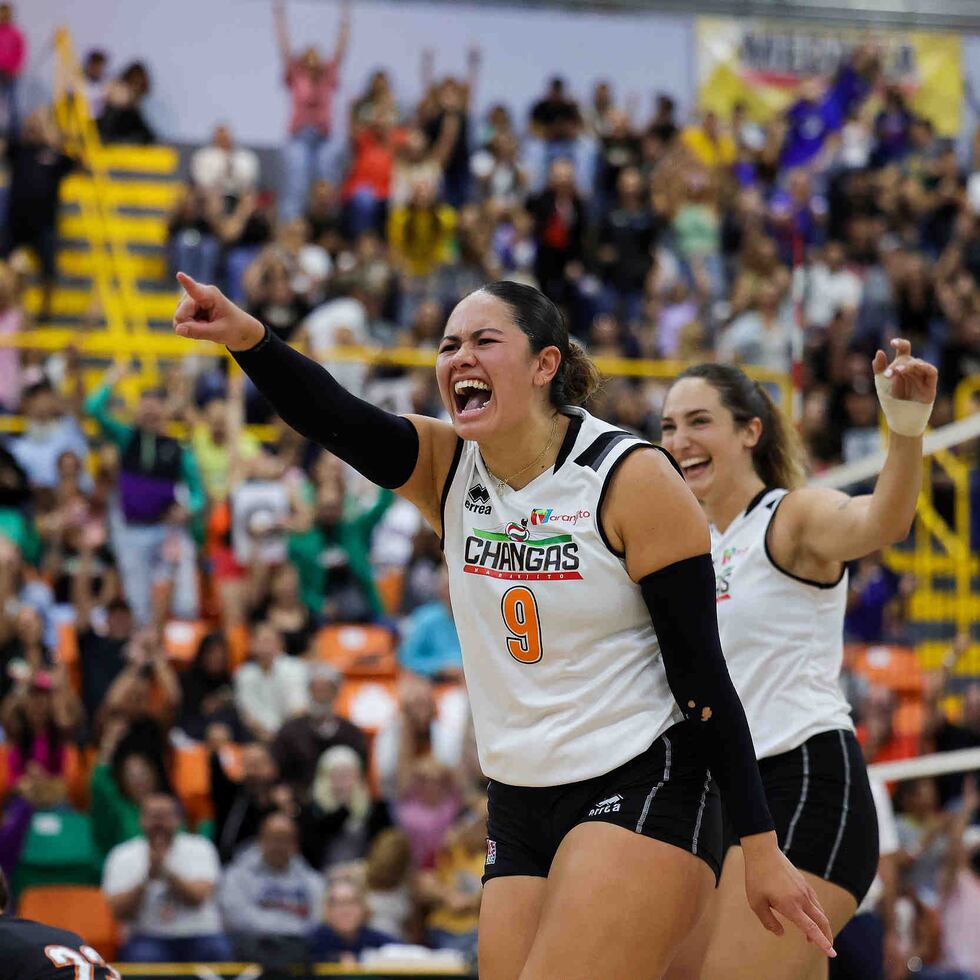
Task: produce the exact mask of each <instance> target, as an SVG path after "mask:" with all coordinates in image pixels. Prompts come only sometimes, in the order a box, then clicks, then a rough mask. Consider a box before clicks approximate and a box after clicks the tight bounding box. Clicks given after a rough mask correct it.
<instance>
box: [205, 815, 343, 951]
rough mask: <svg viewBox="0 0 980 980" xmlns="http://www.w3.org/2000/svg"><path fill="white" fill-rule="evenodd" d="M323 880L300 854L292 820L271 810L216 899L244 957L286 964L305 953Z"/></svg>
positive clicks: (228, 873) (320, 902)
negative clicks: (253, 843) (257, 836)
mask: <svg viewBox="0 0 980 980" xmlns="http://www.w3.org/2000/svg"><path fill="white" fill-rule="evenodd" d="M323 891H324V889H323V881H322V879H321V878H320V876H319V875H317V874H316V873H315V872H314V871H313V869H312V868H311V867H310V866H309V865H308V864H307V863H306V862H305V861H304V860H303V858H302V857H301V856H300V854H299V835H298V832H297V830H296V824H295V823H294V822H293V821H292V820H290V818H289V817H287V816H286V815H285V814H282V813H273V814H271V815H270V816H268V817H266V818H265V820H264V821H263V822H262V829H261V831H260V832H259V840H258V843H257V844H256V845H254V846H253V847H249V848H247V849H246V850H244V851H242V852H241V853H240V854H239V855H238V857H236V858H235V860H234V861H232V863H231V864H230V865H229V867H228V868H227V869H226V870H225V873H224V876H223V878H222V881H221V891H220V896H219V901H220V905H221V911H222V914H223V916H224V923H225V928H226V929H227V930H228V933H229V934H230V936H231V940H232V942H233V943H234V946H235V955H236V956H238V958H239V959H241V960H244V961H252V960H256V961H258V962H259V963H261V964H262V965H263V966H266V967H278V968H280V969H284V968H286V967H288V966H289V965H290V964H294V963H297V962H302V961H304V960H305V959H306V957H307V941H306V940H307V936H308V935H309V933H311V932H312V931H313V930H314V929H315V928H316V926H317V924H318V923H319V922H320V914H321V909H322V908H323Z"/></svg>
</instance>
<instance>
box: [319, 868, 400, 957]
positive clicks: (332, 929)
mask: <svg viewBox="0 0 980 980" xmlns="http://www.w3.org/2000/svg"><path fill="white" fill-rule="evenodd" d="M367 921H368V906H367V900H366V896H365V894H364V888H363V887H362V886H361V885H359V884H358V883H357V882H356V881H354V880H352V879H351V878H347V877H344V878H335V879H333V880H329V879H328V881H327V897H326V902H325V904H324V921H323V924H322V925H320V926H318V927H317V928H316V929H315V930H314V932H313V935H312V937H311V947H312V953H313V956H314V957H315V958H316V959H318V960H327V961H328V962H341V963H356V962H357V959H358V957H359V956H360V955H361V953H363V952H364V951H365V950H366V949H380V948H381V947H382V946H386V945H388V943H394V942H397V941H398V940H397V939H395V937H394V936H389V935H387V934H386V933H383V932H378V931H377V930H376V929H371V928H369V927H368V925H367Z"/></svg>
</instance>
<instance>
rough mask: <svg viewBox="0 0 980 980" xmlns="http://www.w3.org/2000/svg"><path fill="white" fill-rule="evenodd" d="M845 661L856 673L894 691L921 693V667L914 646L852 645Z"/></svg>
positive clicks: (898, 692) (897, 692)
mask: <svg viewBox="0 0 980 980" xmlns="http://www.w3.org/2000/svg"><path fill="white" fill-rule="evenodd" d="M846 662H847V663H849V664H850V666H851V669H852V670H854V671H855V672H856V673H858V674H861V675H862V676H864V677H866V678H867V679H868V680H869V681H870V682H871V683H872V684H875V685H877V686H878V687H886V688H888V689H889V690H891V691H895V692H896V694H921V692H922V667H921V666H920V665H919V658H918V657H917V656H916V653H915V650H912V649H909V648H908V647H898V646H884V645H870V646H863V645H858V644H855V645H852V646H849V647H848V648H847V653H846Z"/></svg>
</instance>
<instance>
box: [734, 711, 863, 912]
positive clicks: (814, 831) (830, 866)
mask: <svg viewBox="0 0 980 980" xmlns="http://www.w3.org/2000/svg"><path fill="white" fill-rule="evenodd" d="M759 771H760V772H761V773H762V783H763V785H764V786H765V790H766V799H767V800H768V801H769V810H770V812H771V813H772V819H773V820H774V821H775V823H776V835H777V837H778V838H779V846H780V847H781V848H782V849H783V853H784V854H785V855H786V856H787V857H788V858H789V859H790V861H792V862H793V864H795V865H796V867H797V868H799V869H800V870H801V871H808V872H810V874H814V875H816V876H817V877H818V878H824V879H825V880H827V881H830V882H833V883H834V884H835V885H840V887H841V888H845V889H846V890H847V891H849V892H850V893H851V894H852V895H853V896H854V897H855V898H856V899H857V902H858V905H860V904H861V900H862V899H863V898H864V896H865V894H867V891H868V889H869V888H870V887H871V882H872V881H874V877H875V873H876V872H877V870H878V818H877V816H876V814H875V805H874V800H873V798H872V796H871V786H870V785H869V783H868V770H867V768H866V767H865V764H864V755H863V753H862V752H861V746H860V745H858V742H857V739H856V738H855V737H854V733H853V732H846V731H841V730H838V731H832V732H821V733H820V734H819V735H814V736H812V737H811V738H808V739H807V740H806V741H805V742H804V743H803V744H802V745H800V746H799V747H798V748H795V749H792V750H791V751H789V752H784V753H782V755H774V756H771V757H770V758H768V759H760V760H759ZM724 838H725V839H724V851H723V853H724V852H727V851H728V848H729V847H732V846H733V845H736V844H738V836H737V835H736V834H735V831H734V828H733V827H732V825H731V821H729V820H728V819H727V817H726V818H725V821H724Z"/></svg>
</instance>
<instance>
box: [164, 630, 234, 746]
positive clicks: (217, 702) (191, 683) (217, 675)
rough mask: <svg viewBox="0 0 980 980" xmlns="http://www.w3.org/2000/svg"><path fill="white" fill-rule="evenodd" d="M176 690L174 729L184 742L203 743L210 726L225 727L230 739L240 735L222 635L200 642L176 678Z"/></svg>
mask: <svg viewBox="0 0 980 980" xmlns="http://www.w3.org/2000/svg"><path fill="white" fill-rule="evenodd" d="M180 690H181V700H180V717H179V718H178V720H177V727H178V728H179V729H180V730H181V731H182V732H183V733H184V734H185V735H186V736H187V737H188V738H191V739H194V740H195V741H198V742H203V741H204V740H205V738H206V737H207V732H208V728H209V727H210V726H211V725H227V726H228V728H229V729H231V731H232V733H233V734H234V735H237V736H239V737H241V736H243V735H244V726H243V725H242V723H241V721H240V720H239V718H238V712H237V711H236V710H235V691H234V688H233V686H232V677H231V654H230V652H229V650H228V641H227V639H226V638H225V635H224V633H217V632H216V633H208V634H207V635H206V636H204V637H203V638H202V639H201V642H200V643H199V644H198V647H197V652H196V653H195V654H194V659H193V661H192V662H191V664H190V665H189V666H188V667H187V669H186V670H184V671H183V672H182V673H181V675H180Z"/></svg>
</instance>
